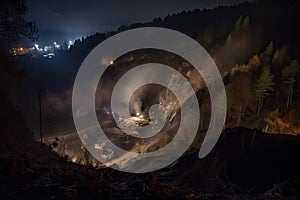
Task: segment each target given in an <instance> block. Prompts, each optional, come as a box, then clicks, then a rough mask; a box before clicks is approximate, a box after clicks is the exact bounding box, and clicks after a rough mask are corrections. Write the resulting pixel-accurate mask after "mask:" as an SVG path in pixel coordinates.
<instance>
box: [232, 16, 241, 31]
mask: <svg viewBox="0 0 300 200" xmlns="http://www.w3.org/2000/svg"><path fill="white" fill-rule="evenodd" d="M242 23H243V17H242V16H240V17H239V18H238V20H237V21H236V22H235V24H234V30H238V29H240V28H241V26H242Z"/></svg>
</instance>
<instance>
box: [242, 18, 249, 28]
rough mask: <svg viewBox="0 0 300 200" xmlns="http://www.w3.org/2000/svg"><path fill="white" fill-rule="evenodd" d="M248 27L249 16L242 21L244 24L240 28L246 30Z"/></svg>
mask: <svg viewBox="0 0 300 200" xmlns="http://www.w3.org/2000/svg"><path fill="white" fill-rule="evenodd" d="M249 25H250V18H249V16H247V17H246V18H245V19H244V22H243V25H242V27H243V28H248V27H249Z"/></svg>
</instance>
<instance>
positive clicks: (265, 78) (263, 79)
mask: <svg viewBox="0 0 300 200" xmlns="http://www.w3.org/2000/svg"><path fill="white" fill-rule="evenodd" d="M273 86H274V83H273V75H271V74H270V69H269V67H264V68H263V71H262V73H261V74H260V76H259V78H258V80H257V82H256V85H255V93H256V100H257V116H259V114H260V111H261V109H262V107H263V104H264V99H265V98H266V97H267V96H269V95H270V94H271V92H272V91H273V90H274V87H273Z"/></svg>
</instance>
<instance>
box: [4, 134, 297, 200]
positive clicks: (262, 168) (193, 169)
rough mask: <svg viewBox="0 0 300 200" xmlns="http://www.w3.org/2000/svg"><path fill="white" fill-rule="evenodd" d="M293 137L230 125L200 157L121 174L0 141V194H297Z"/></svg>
mask: <svg viewBox="0 0 300 200" xmlns="http://www.w3.org/2000/svg"><path fill="white" fill-rule="evenodd" d="M299 150H300V137H296V136H284V135H269V134H263V133H261V132H258V131H256V130H249V129H244V128H234V129H231V130H226V131H224V133H223V134H222V136H221V138H220V140H219V142H218V144H217V146H216V147H215V148H214V150H213V151H212V152H211V153H210V154H209V155H208V156H207V157H206V158H204V159H201V160H200V159H199V158H198V157H197V152H195V153H190V154H189V155H186V156H183V157H182V158H181V159H180V160H179V161H178V162H177V163H176V164H175V165H173V166H172V167H170V168H167V169H164V170H160V171H157V172H153V173H147V174H127V173H123V172H118V171H116V170H112V169H109V168H103V169H95V168H93V167H90V166H82V165H78V164H74V163H71V162H70V161H69V160H68V158H62V157H59V156H58V155H56V154H55V153H53V152H52V151H51V150H50V149H49V148H48V147H47V146H40V145H39V144H35V143H32V144H30V145H27V146H22V147H18V148H11V147H9V146H6V145H1V151H0V197H1V199H299V198H300V170H299V169H300V162H299V161H300V156H299V155H298V153H299V152H300V151H299Z"/></svg>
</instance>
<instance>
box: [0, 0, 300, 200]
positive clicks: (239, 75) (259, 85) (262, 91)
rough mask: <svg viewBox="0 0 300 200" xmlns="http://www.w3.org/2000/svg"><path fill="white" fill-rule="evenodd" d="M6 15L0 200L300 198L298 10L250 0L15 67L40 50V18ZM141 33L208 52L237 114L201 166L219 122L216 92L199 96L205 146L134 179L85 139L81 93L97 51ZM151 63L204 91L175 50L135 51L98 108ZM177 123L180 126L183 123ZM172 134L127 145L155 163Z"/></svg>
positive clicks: (88, 41)
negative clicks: (77, 84)
mask: <svg viewBox="0 0 300 200" xmlns="http://www.w3.org/2000/svg"><path fill="white" fill-rule="evenodd" d="M124 9H126V8H124ZM0 10H1V13H0V47H1V48H0V84H1V85H0V110H1V112H0V121H1V125H0V135H1V141H0V145H1V146H0V150H1V152H0V197H1V199H2V197H3V199H41V198H43V199H120V198H122V199H174V197H175V199H297V198H299V197H300V194H299V191H300V185H299V183H300V180H299V179H300V174H299V167H300V166H299V163H300V162H299V155H298V152H299V150H300V149H299V147H300V146H299V142H300V139H299V137H300V136H299V135H300V54H299V52H300V38H299V35H300V28H299V27H300V21H299V10H300V3H299V2H298V1H296V0H286V1H283V0H275V1H271V0H261V1H255V2H251V3H250V2H246V3H241V4H238V5H232V6H219V7H215V8H213V9H201V10H200V9H196V10H192V11H182V12H180V13H176V14H170V15H167V16H166V17H165V18H155V19H153V21H152V22H145V23H135V24H132V25H124V26H121V27H119V28H118V30H115V31H110V32H109V31H108V32H105V33H96V34H94V35H90V36H86V37H83V38H81V39H78V40H76V41H75V42H74V44H73V45H72V46H71V47H70V49H68V50H60V51H59V52H58V53H57V55H56V56H55V58H53V59H52V60H51V61H49V60H46V59H44V58H34V57H22V58H14V57H12V56H11V55H10V54H9V49H10V48H11V47H13V46H14V45H16V44H18V43H21V42H22V41H24V40H29V41H36V40H37V38H38V26H37V25H36V23H34V22H32V21H28V20H27V18H26V15H27V14H28V12H30V11H28V9H27V6H26V1H25V0H13V1H8V0H2V1H0ZM2 11H3V12H2ZM139 27H163V28H169V29H173V30H177V31H179V32H182V33H184V34H186V35H188V36H190V37H192V38H193V39H195V40H196V41H197V42H199V44H201V45H202V46H203V47H204V48H205V49H206V50H207V51H208V52H209V54H210V55H211V57H212V58H213V60H214V61H215V63H216V65H217V66H218V68H219V71H220V73H221V75H222V78H223V81H224V84H225V89H226V96H227V116H226V122H225V125H224V131H223V133H222V135H221V137H220V139H219V141H218V142H217V144H216V146H215V148H214V149H213V150H212V151H211V153H209V154H208V156H206V157H205V158H203V159H199V158H198V151H199V148H200V147H201V142H202V140H203V134H204V133H205V131H206V129H207V126H208V124H209V119H208V118H207V117H204V116H206V115H207V116H208V115H209V112H210V109H209V107H210V102H209V94H208V92H207V91H206V89H205V88H204V89H199V90H198V91H196V95H197V98H198V100H199V102H200V109H201V110H202V111H203V112H202V113H201V117H200V119H201V121H200V122H199V126H200V127H199V130H198V137H197V138H196V139H195V141H194V143H193V145H192V146H191V147H190V149H189V150H188V151H187V152H186V153H185V154H184V155H183V156H182V157H181V158H180V159H179V160H178V161H176V162H175V163H173V164H172V165H170V166H168V167H166V168H165V169H161V170H158V171H155V172H151V173H145V174H129V173H125V172H120V171H118V170H114V169H111V168H109V167H107V166H104V165H103V164H102V163H99V162H98V161H97V160H96V159H94V158H92V157H91V155H90V152H88V151H87V149H86V148H85V147H84V145H83V144H82V141H80V139H79V138H78V135H77V133H76V131H75V132H74V130H75V127H74V122H73V119H72V111H71V110H72V86H73V83H74V79H75V77H76V73H77V71H78V69H79V67H80V65H81V63H82V62H83V60H84V58H85V57H86V56H87V54H88V53H89V52H90V51H91V50H92V49H93V48H94V47H95V46H97V45H98V44H99V43H100V42H102V41H104V40H105V39H107V38H109V37H111V36H113V35H115V34H118V33H121V32H123V31H126V30H130V29H133V28H139ZM152 61H156V62H159V63H163V64H166V65H172V66H173V67H174V68H176V69H177V70H178V71H179V72H180V73H181V74H182V75H183V76H185V77H186V79H188V80H189V81H191V82H193V81H199V80H195V79H193V77H194V75H195V74H194V73H195V71H194V70H193V66H191V64H190V63H188V62H187V61H186V60H184V59H182V58H180V57H178V56H174V55H172V54H171V53H170V52H162V51H155V50H152V49H148V50H146V51H140V50H137V51H134V52H129V53H127V54H125V55H122V56H121V57H119V58H118V59H116V60H115V61H113V62H112V63H111V64H110V66H111V67H110V68H109V69H108V70H107V71H106V72H105V74H106V75H108V76H106V77H105V78H104V79H102V80H101V81H103V82H106V83H109V84H108V85H106V88H105V90H100V92H99V91H97V92H99V94H98V98H99V99H96V107H97V106H99V107H100V108H102V107H109V104H110V101H109V97H110V96H107V95H103V93H101V92H103V91H104V92H105V91H106V90H111V89H112V87H113V86H114V85H113V83H114V81H116V80H117V79H118V78H119V77H120V76H121V75H122V74H123V73H125V72H126V71H128V70H129V69H131V68H132V67H135V66H138V65H141V64H144V63H151V62H152ZM41 74H42V75H41ZM36 77H39V78H40V79H35V78H36ZM101 81H100V83H99V87H100V86H101ZM102 86H103V85H102ZM24 88H25V89H24ZM158 91H160V89H158ZM151 92H153V93H151ZM101 94H102V95H101ZM153 96H154V90H153V91H150V92H148V93H147V94H145V95H144V96H143V98H144V99H146V100H147V101H146V100H145V101H144V105H143V107H144V108H145V107H146V110H147V108H148V107H149V105H148V104H151V103H153V102H155V101H156V100H157V99H156V98H154V97H153ZM149 99H150V100H149ZM147 106H148V107H147ZM101 117H102V116H101ZM174 119H175V122H176V120H179V117H178V114H177V115H176V116H175V117H174ZM99 123H100V124H101V126H103V127H104V129H105V130H106V131H107V132H108V135H109V134H111V135H112V137H111V138H110V139H112V140H114V139H115V138H116V137H115V135H114V134H116V133H117V135H118V137H121V136H122V137H124V135H123V134H124V133H120V129H119V128H117V127H114V125H115V124H114V123H103V122H101V120H99ZM173 131H174V129H171V128H169V129H168V127H167V128H166V130H165V132H166V133H167V134H163V137H160V135H158V136H157V137H154V138H153V139H152V140H151V141H150V142H149V144H147V143H144V141H143V140H139V141H138V144H139V146H138V145H136V143H137V141H136V140H135V139H132V138H129V139H128V137H126V145H125V146H123V147H124V148H127V149H128V150H137V151H139V152H140V151H141V150H140V146H143V147H144V148H143V150H144V151H145V152H146V153H147V152H148V151H154V150H155V149H157V148H162V147H164V145H166V144H167V143H169V142H170V140H172V138H173V137H174V132H173ZM101 145H102V144H99V145H98V146H95V149H96V147H97V148H98V149H100V148H101ZM114 165H115V163H114Z"/></svg>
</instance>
